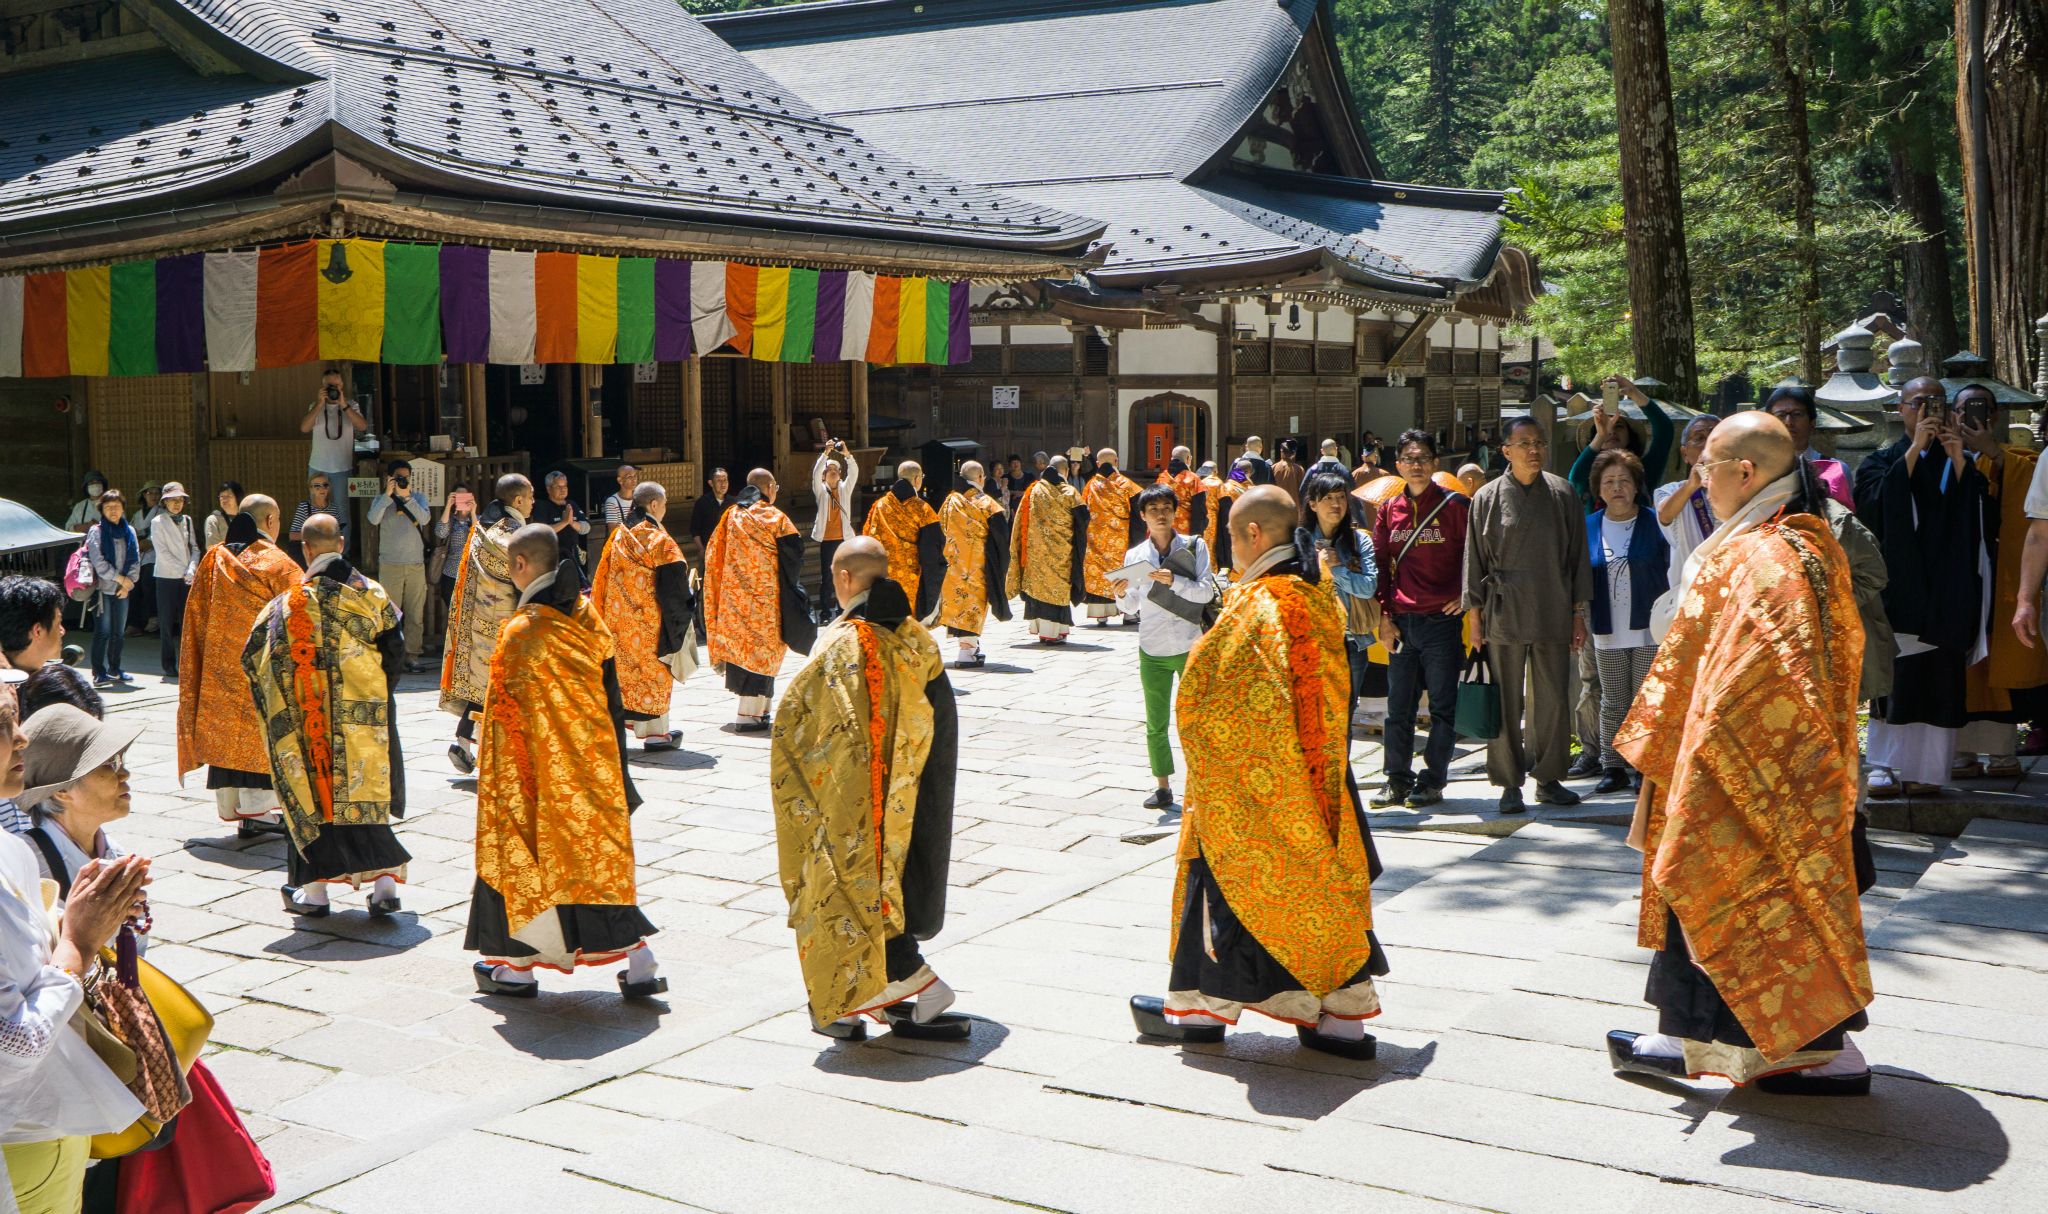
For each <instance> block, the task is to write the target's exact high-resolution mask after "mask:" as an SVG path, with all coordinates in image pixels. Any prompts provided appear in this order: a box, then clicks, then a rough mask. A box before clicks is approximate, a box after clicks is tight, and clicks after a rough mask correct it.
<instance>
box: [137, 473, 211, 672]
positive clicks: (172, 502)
mask: <svg viewBox="0 0 2048 1214" xmlns="http://www.w3.org/2000/svg"><path fill="white" fill-rule="evenodd" d="M191 500H192V499H191V495H189V494H187V493H186V492H185V486H183V485H181V484H179V483H178V482H177V481H172V482H171V483H170V484H168V485H165V486H164V495H163V508H162V509H161V510H158V511H157V512H156V514H155V515H154V516H153V517H151V519H150V520H149V542H150V544H151V545H152V546H153V550H154V551H155V553H156V615H157V621H158V624H157V641H158V643H159V644H160V645H161V646H162V651H161V654H160V657H161V660H162V663H163V671H164V682H166V683H175V682H177V681H178V642H179V640H180V638H182V637H183V636H184V635H185V596H186V595H187V594H189V593H190V592H191V590H192V575H193V574H194V573H197V572H198V571H199V554H200V553H201V552H203V551H205V549H204V548H202V547H200V544H199V526H198V524H197V523H196V522H194V521H193V518H192V514H191V510H192V506H191Z"/></svg>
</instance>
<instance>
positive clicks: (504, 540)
mask: <svg viewBox="0 0 2048 1214" xmlns="http://www.w3.org/2000/svg"><path fill="white" fill-rule="evenodd" d="M532 516H533V482H532V481H529V480H527V479H526V478H525V477H524V476H521V475H520V474H519V473H517V472H508V473H506V474H505V475H503V476H501V477H499V478H498V482H497V484H496V485H495V486H493V488H492V501H491V504H490V505H488V506H485V507H484V509H483V511H482V512H481V513H480V514H478V515H477V519H476V523H475V525H474V526H472V527H471V528H470V529H469V544H468V547H466V548H465V549H464V550H463V553H462V563H461V567H460V570H459V571H458V572H457V573H456V575H455V594H454V597H453V599H452V600H451V601H450V603H449V605H448V639H447V642H446V645H445V646H444V648H445V650H446V652H445V653H443V654H442V656H441V711H442V712H445V713H450V714H452V715H453V716H454V717H455V718H456V724H455V740H454V741H453V742H451V743H449V744H448V763H449V765H450V766H451V767H453V768H455V770H456V771H458V772H460V773H462V774H463V775H468V774H469V773H470V772H472V771H475V770H476V757H475V756H474V755H473V754H472V753H471V751H470V745H471V744H472V743H473V742H475V741H476V720H477V713H479V712H480V711H482V706H483V702H484V688H485V687H486V686H487V685H488V684H489V682H490V677H491V654H492V653H493V652H495V651H496V649H497V647H498V630H499V629H500V628H502V627H504V625H505V621H506V620H508V619H510V618H511V616H512V612H513V610H514V608H515V607H516V606H517V605H518V597H519V592H518V591H517V590H515V589H513V586H512V579H511V576H510V575H509V574H507V573H506V566H507V564H508V562H509V561H510V558H509V557H507V556H506V555H505V545H507V544H509V543H511V542H512V534H513V533H514V532H516V531H518V530H519V529H520V528H521V527H524V526H525V525H526V521H527V520H528V519H529V518H531V517H532Z"/></svg>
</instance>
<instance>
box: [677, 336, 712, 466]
mask: <svg viewBox="0 0 2048 1214" xmlns="http://www.w3.org/2000/svg"><path fill="white" fill-rule="evenodd" d="M681 365H682V371H683V458H684V459H686V460H689V461H690V463H691V464H693V465H695V467H696V469H697V479H698V481H699V482H702V481H703V480H705V479H706V471H705V468H704V360H703V359H701V358H696V357H694V356H693V357H690V358H686V359H684V360H683V361H682V364H681ZM699 488H700V485H692V486H690V493H689V496H691V497H695V496H697V493H698V490H699Z"/></svg>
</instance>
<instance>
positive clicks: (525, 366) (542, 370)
mask: <svg viewBox="0 0 2048 1214" xmlns="http://www.w3.org/2000/svg"><path fill="white" fill-rule="evenodd" d="M519 382H520V383H522V384H544V383H546V382H548V369H547V367H546V366H545V365H543V364H541V363H521V364H519Z"/></svg>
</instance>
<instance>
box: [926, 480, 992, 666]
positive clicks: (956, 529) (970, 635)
mask: <svg viewBox="0 0 2048 1214" xmlns="http://www.w3.org/2000/svg"><path fill="white" fill-rule="evenodd" d="M985 477H986V474H985V473H984V472H983V470H982V467H981V464H980V463H979V462H977V461H975V460H968V461H967V462H966V463H964V464H961V465H960V483H959V484H958V485H957V486H955V487H954V489H953V492H951V493H949V494H947V495H946V504H945V505H944V506H942V507H941V508H940V509H939V526H940V528H941V529H942V530H944V531H945V533H946V581H945V585H944V588H943V589H942V590H940V592H939V619H938V622H939V623H940V624H943V625H945V627H946V630H947V631H948V632H950V633H952V636H953V640H954V641H956V642H958V644H959V646H960V656H959V658H958V659H956V660H955V662H954V665H955V666H958V667H961V668H963V669H964V668H968V667H976V666H982V665H985V664H986V663H987V662H988V658H987V656H986V655H984V654H983V653H982V651H981V629H982V626H983V624H985V623H986V622H987V620H988V617H989V615H990V614H991V613H993V614H994V615H995V617H996V618H997V619H999V620H1008V619H1009V618H1010V599H1009V596H1008V595H1006V594H1005V593H1004V589H1005V586H1004V582H1005V581H1006V580H1007V578H1008V575H1009V571H1010V516H1009V514H1008V513H1007V512H1005V511H1004V509H1003V504H1002V503H1001V502H999V501H997V500H996V499H995V498H993V497H990V496H989V495H988V494H987V493H985V492H983V491H982V485H983V483H984V481H985Z"/></svg>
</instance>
